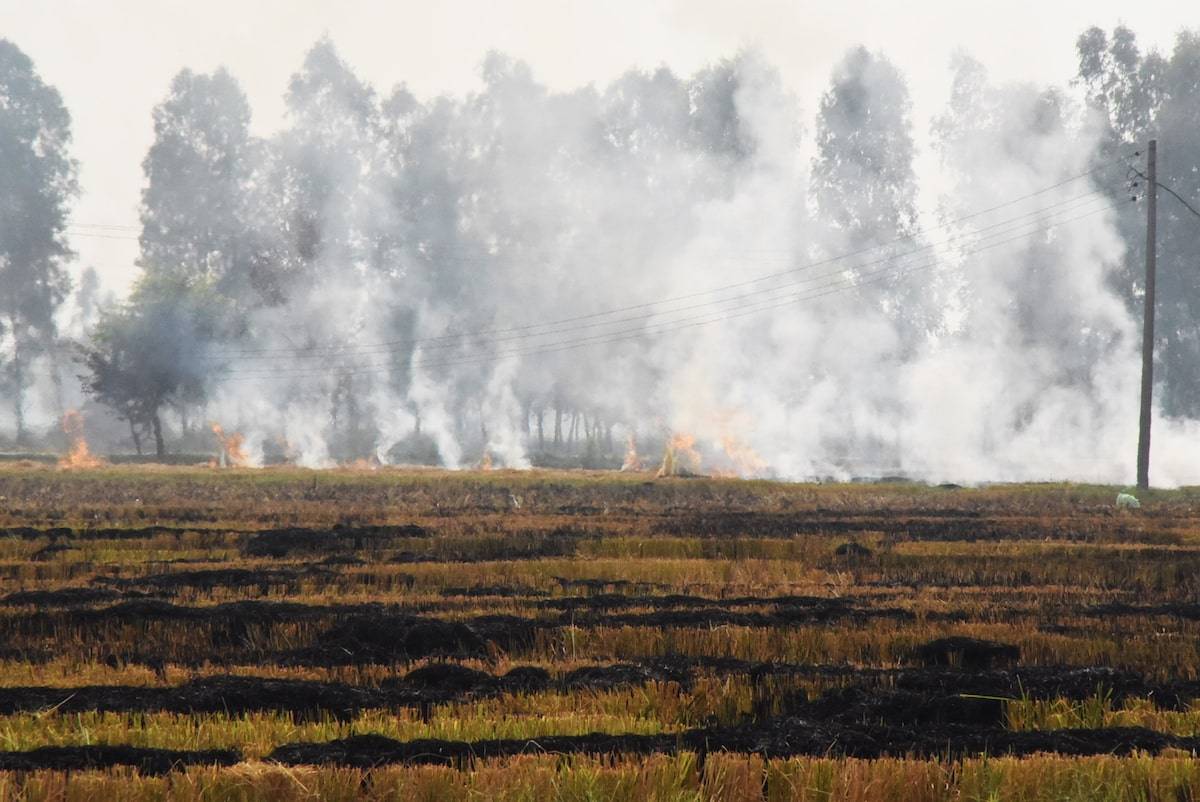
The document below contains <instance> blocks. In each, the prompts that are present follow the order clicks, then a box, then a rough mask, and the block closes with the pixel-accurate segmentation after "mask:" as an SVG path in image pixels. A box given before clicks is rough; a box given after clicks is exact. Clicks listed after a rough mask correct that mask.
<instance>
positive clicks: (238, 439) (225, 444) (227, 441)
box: [212, 422, 250, 468]
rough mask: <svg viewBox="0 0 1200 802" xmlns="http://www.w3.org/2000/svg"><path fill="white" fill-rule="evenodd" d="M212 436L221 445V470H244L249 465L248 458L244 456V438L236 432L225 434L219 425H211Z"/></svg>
mask: <svg viewBox="0 0 1200 802" xmlns="http://www.w3.org/2000/svg"><path fill="white" fill-rule="evenodd" d="M212 431H213V434H215V435H216V436H217V441H218V442H219V443H220V444H221V455H220V462H219V463H218V464H219V465H220V466H221V467H222V468H225V467H229V468H244V467H246V466H247V465H249V464H250V457H249V455H247V454H246V449H245V440H246V439H245V438H244V437H242V435H241V434H239V433H238V432H231V433H229V434H225V430H224V429H222V428H221V424H219V423H215V422H214V423H213V424H212Z"/></svg>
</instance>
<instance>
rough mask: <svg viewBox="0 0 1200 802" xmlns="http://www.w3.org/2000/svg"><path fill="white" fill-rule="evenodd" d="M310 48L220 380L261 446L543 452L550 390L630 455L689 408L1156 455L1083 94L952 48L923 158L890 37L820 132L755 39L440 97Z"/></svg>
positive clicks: (901, 447) (1095, 475)
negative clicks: (1143, 429) (923, 208)
mask: <svg viewBox="0 0 1200 802" xmlns="http://www.w3.org/2000/svg"><path fill="white" fill-rule="evenodd" d="M317 50H321V55H320V58H313V57H311V56H310V59H309V60H308V61H307V62H306V65H305V70H304V71H303V75H302V76H301V77H298V78H297V79H294V80H293V82H292V88H291V92H290V94H289V103H290V104H291V117H290V119H291V123H290V127H289V128H288V129H287V130H285V131H283V132H281V133H280V134H279V135H278V137H276V138H275V139H273V140H270V141H269V142H266V143H263V147H262V148H261V151H262V153H263V154H264V155H263V156H262V162H261V164H258V165H256V166H255V168H254V170H255V175H256V178H255V182H256V185H257V186H260V187H262V186H266V187H274V188H276V189H277V190H278V191H276V192H273V193H264V197H265V196H267V195H271V196H272V197H274V198H275V200H274V201H272V203H274V204H275V205H274V206H273V207H272V208H271V209H270V210H269V213H265V212H264V213H263V215H262V216H263V218H264V219H265V220H267V221H269V225H267V224H266V223H263V222H256V223H254V225H255V226H257V227H258V231H257V233H256V234H255V237H256V238H257V239H256V241H259V242H262V241H269V242H270V243H271V244H270V248H271V253H272V254H273V256H272V262H271V263H272V264H273V265H275V267H274V268H273V269H274V270H275V271H276V273H277V275H276V276H275V278H274V281H275V282H276V283H277V284H278V285H279V286H281V287H283V290H282V292H281V299H280V300H279V301H278V302H270V303H267V302H263V303H257V304H252V305H251V308H249V309H248V311H247V312H246V318H245V321H244V325H243V326H242V327H241V328H240V329H239V334H238V336H237V337H230V338H226V339H224V340H222V341H219V342H216V343H214V344H213V345H212V346H211V349H210V350H211V353H210V354H209V355H208V359H209V360H210V362H211V364H212V366H213V368H212V378H211V382H210V384H211V390H210V401H209V403H208V411H207V414H208V415H210V416H211V417H212V418H213V419H214V420H219V421H221V422H222V423H223V424H224V425H225V426H226V427H227V428H236V429H237V430H239V431H242V432H244V433H245V434H246V435H247V444H248V447H249V449H250V451H251V453H252V455H253V454H255V453H257V452H259V451H261V449H262V446H263V444H264V443H267V442H273V441H279V442H283V443H286V450H287V451H288V452H289V453H290V454H291V455H292V456H293V457H294V458H295V459H296V460H297V461H299V462H300V463H302V464H305V465H313V466H321V465H328V464H332V463H334V462H338V461H342V460H345V459H349V458H353V457H355V456H364V455H367V454H372V455H376V456H378V458H379V459H380V460H381V461H384V462H389V461H407V460H408V457H407V456H406V455H408V454H409V453H410V452H411V450H412V449H413V448H416V447H417V445H416V444H418V441H420V442H428V443H429V448H430V450H431V452H432V453H435V454H436V456H437V459H438V460H439V461H440V462H441V464H443V465H445V466H447V467H452V468H457V467H464V466H469V465H472V464H475V463H478V462H479V461H480V460H481V459H483V458H484V457H485V455H489V456H490V458H491V459H494V460H496V461H497V462H498V463H499V464H501V465H504V466H508V467H513V468H524V467H528V466H529V465H530V464H531V460H532V459H533V458H535V457H537V456H538V455H539V454H541V452H542V451H543V450H553V449H554V448H555V447H558V448H560V449H561V448H564V447H565V445H564V444H561V443H560V444H558V445H557V446H555V445H554V444H549V445H547V443H548V442H549V441H551V440H552V439H553V436H552V435H551V433H550V430H551V428H552V422H553V421H554V420H556V419H557V420H558V421H559V424H560V426H559V427H554V428H562V429H564V431H563V432H562V433H561V436H560V438H559V439H561V440H565V439H567V437H568V436H569V433H568V432H567V431H565V430H567V429H568V428H570V429H571V430H574V431H576V433H577V434H576V438H577V442H583V441H584V440H586V442H587V443H588V444H589V447H592V448H596V449H600V450H601V451H604V452H605V453H611V454H612V455H614V458H615V460H616V463H617V464H620V460H621V458H622V456H623V454H624V452H625V450H626V440H627V436H628V435H630V434H632V433H634V432H637V433H640V434H641V435H642V436H645V435H647V434H650V435H652V437H654V438H657V439H658V440H660V441H661V440H665V439H666V438H667V437H668V436H669V435H670V433H673V432H687V433H689V434H691V435H692V436H694V437H695V439H696V443H697V447H698V449H699V450H700V451H701V453H702V455H703V457H704V459H705V460H706V467H707V466H712V467H713V468H714V469H717V470H724V469H729V470H735V471H739V472H743V473H746V472H750V473H760V474H764V475H772V476H778V477H786V478H807V477H827V476H832V477H839V478H848V477H852V476H856V475H882V474H890V473H902V474H906V475H911V476H914V477H920V478H927V479H931V480H957V481H972V482H974V481H988V480H1020V479H1079V480H1095V481H1105V482H1117V483H1119V482H1125V481H1128V480H1130V479H1131V478H1132V463H1133V455H1134V447H1135V442H1136V407H1137V397H1138V392H1137V382H1138V370H1139V361H1138V350H1137V349H1138V327H1137V325H1136V321H1135V320H1134V319H1133V318H1132V317H1131V315H1130V312H1129V310H1128V309H1127V308H1126V306H1125V305H1124V303H1123V302H1122V300H1121V299H1120V298H1119V297H1118V296H1117V295H1116V294H1115V293H1114V292H1113V291H1112V290H1111V288H1110V285H1111V282H1112V280H1113V277H1114V271H1115V270H1116V268H1117V266H1118V265H1119V264H1120V263H1121V260H1122V257H1123V244H1122V240H1121V239H1120V237H1119V235H1118V233H1117V229H1116V227H1115V223H1114V217H1113V214H1112V213H1111V212H1109V211H1106V210H1105V206H1104V205H1105V203H1106V202H1107V200H1106V199H1105V198H1104V197H1101V196H1100V195H1088V194H1087V193H1089V192H1092V191H1094V190H1097V189H1099V188H1101V187H1102V186H1103V185H1105V183H1106V182H1108V183H1110V184H1111V182H1113V181H1118V182H1119V181H1120V179H1121V178H1122V177H1123V170H1122V169H1114V170H1110V171H1107V172H1105V171H1098V172H1096V173H1095V174H1092V175H1089V176H1085V177H1082V178H1076V177H1078V176H1080V175H1081V174H1083V173H1085V172H1086V171H1087V170H1088V168H1089V166H1091V164H1092V162H1091V161H1090V160H1091V158H1092V155H1093V153H1094V152H1095V151H1096V147H1097V143H1098V141H1099V136H1100V131H1099V128H1098V126H1097V124H1096V122H1095V121H1094V120H1091V119H1090V118H1089V117H1088V115H1087V113H1086V112H1085V111H1084V110H1083V109H1081V108H1078V107H1076V106H1074V105H1073V104H1072V103H1071V102H1070V101H1069V99H1068V98H1066V97H1065V96H1063V95H1062V94H1060V93H1057V92H1054V91H1051V90H1045V89H1041V88H1035V87H1028V86H1009V87H997V86H993V85H991V84H990V83H989V82H988V79H987V77H986V75H985V74H983V71H982V69H981V68H980V67H979V66H978V65H977V64H974V63H973V62H970V61H969V60H966V59H962V60H959V61H958V62H956V63H955V65H954V66H953V69H954V71H955V86H954V92H953V94H952V98H951V102H950V106H949V108H948V109H947V110H946V112H945V114H944V115H943V116H941V117H939V118H938V119H937V120H935V121H934V124H933V130H934V147H935V148H936V150H937V155H938V158H939V161H940V172H939V173H938V174H936V175H917V174H916V173H915V168H914V153H915V152H914V146H913V138H912V131H911V126H912V125H914V124H922V123H914V122H913V121H912V120H910V112H909V103H908V98H907V91H906V89H905V87H904V83H903V79H902V77H901V76H899V74H898V73H897V72H896V71H895V70H894V69H893V68H891V66H890V65H889V64H888V63H887V61H886V59H883V58H882V57H880V56H877V55H875V54H871V53H868V52H867V51H861V50H860V51H855V52H854V53H852V54H850V56H848V57H847V60H846V61H845V62H843V63H842V64H841V65H838V67H837V68H836V69H835V70H834V74H833V85H832V87H831V90H830V93H829V94H828V95H827V96H826V97H825V99H824V100H823V101H822V102H821V104H820V105H819V107H818V108H819V113H818V115H817V118H816V124H815V126H814V133H813V134H812V135H811V136H810V135H809V134H808V133H807V132H806V131H805V127H804V125H803V124H802V119H803V114H802V109H801V107H800V105H799V103H798V101H797V99H796V98H794V97H792V96H791V95H790V94H788V92H787V91H786V90H785V89H784V88H783V84H782V81H781V80H780V77H779V75H778V74H777V73H776V72H775V71H774V69H773V68H772V67H771V65H769V64H767V63H765V61H764V60H763V59H762V58H761V57H759V56H758V55H757V54H755V53H753V52H746V53H742V54H739V55H738V56H737V57H735V58H733V59H731V60H728V61H725V62H721V63H719V64H715V65H712V66H711V67H709V68H707V69H705V70H702V71H700V72H698V73H697V74H696V75H694V76H691V77H688V78H682V77H678V76H676V75H674V74H672V73H671V72H670V71H668V70H666V69H659V70H657V71H654V72H641V71H633V72H630V73H628V74H626V75H624V76H623V77H621V78H620V79H618V80H617V81H615V82H614V83H613V84H612V85H610V86H608V87H603V88H594V87H585V88H582V89H579V90H577V91H574V92H568V93H554V92H551V91H549V90H547V89H546V88H545V87H543V86H541V85H540V84H538V82H537V81H536V79H535V78H534V76H533V75H532V74H531V73H530V71H529V69H528V68H527V67H526V66H524V65H523V64H521V63H520V62H515V61H512V60H509V59H507V58H505V57H501V56H495V55H493V56H490V57H489V58H488V59H487V60H486V61H485V63H484V65H483V70H482V77H483V88H482V89H481V90H480V91H478V92H477V93H474V94H471V95H468V96H465V97H460V98H453V97H443V98H437V99H434V100H431V101H428V102H426V103H421V102H418V101H417V100H415V99H414V98H412V96H411V95H409V94H408V93H407V92H405V91H404V90H403V89H401V90H398V91H397V92H395V93H394V94H393V95H392V96H391V97H390V98H389V99H387V100H386V101H383V102H381V101H380V100H379V99H378V98H377V97H376V96H375V94H374V92H373V91H372V90H371V89H370V88H369V87H364V86H362V85H361V84H359V83H357V81H356V80H355V79H353V76H352V75H351V74H350V73H349V72H348V69H349V68H348V67H346V65H345V64H344V63H342V62H341V61H340V60H339V59H337V58H336V56H335V55H332V53H333V51H332V46H331V45H329V44H328V43H321V44H319V45H318V46H317V48H315V49H314V52H316V51H317ZM813 154H815V155H813ZM1056 184H1061V186H1058V187H1057V188H1055V189H1052V190H1049V191H1043V190H1045V188H1047V187H1052V186H1054V185H1056ZM919 187H926V192H927V193H928V191H929V190H928V188H929V187H940V188H942V191H940V192H936V191H935V192H934V193H933V194H936V195H938V196H939V199H938V202H937V207H936V209H933V210H929V211H927V212H926V213H925V214H924V215H918V210H919V208H920V205H921V204H920V197H919V196H918V188H919ZM1016 198H1024V200H1021V201H1018V202H1015V203H1010V202H1011V201H1013V199H1016ZM1006 204H1007V205H1006ZM993 207H998V208H995V209H994V210H993V211H991V212H987V213H984V214H980V213H979V212H980V210H987V209H993ZM964 216H969V217H967V219H965V220H960V219H961V218H963V217H964ZM918 218H919V219H918ZM921 229H924V230H921ZM264 232H265V233H264ZM852 253H853V254H856V255H853V256H849V257H846V254H852ZM843 257H844V258H843ZM717 288H725V289H717ZM665 299H670V300H665ZM651 301H659V303H657V304H654V305H649V302H651ZM634 305H643V306H634ZM617 309H621V310H625V311H622V312H619V313H613V312H612V310H617ZM539 421H540V423H535V422H539ZM1156 426H1157V430H1156V439H1155V450H1154V454H1155V457H1154V460H1155V461H1154V465H1153V471H1154V474H1153V475H1154V479H1155V482H1156V483H1157V484H1164V485H1166V484H1178V483H1183V482H1195V481H1198V480H1200V464H1198V463H1197V461H1196V459H1195V457H1194V456H1193V455H1195V454H1197V453H1200V425H1198V424H1197V423H1196V422H1194V421H1171V420H1165V419H1162V418H1161V416H1159V418H1158V419H1157V420H1156ZM539 431H540V432H541V434H540V435H539ZM614 432H615V434H614ZM398 444H400V445H398ZM401 446H403V447H401ZM405 449H408V450H405ZM577 450H578V448H577ZM643 453H645V450H644V449H643Z"/></svg>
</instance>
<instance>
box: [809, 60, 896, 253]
mask: <svg viewBox="0 0 1200 802" xmlns="http://www.w3.org/2000/svg"><path fill="white" fill-rule="evenodd" d="M911 108H912V102H911V101H910V100H909V96H908V86H907V85H906V84H905V82H904V78H903V76H902V75H901V74H900V72H899V70H897V69H896V68H895V67H894V66H893V65H892V63H891V62H890V61H888V60H887V59H886V58H884V57H882V56H877V55H875V54H873V53H871V51H869V50H867V49H866V48H864V47H859V48H855V49H854V50H851V51H850V53H848V54H847V55H846V57H845V58H844V59H843V60H842V61H841V63H840V64H839V65H838V66H837V68H836V69H835V70H834V73H833V82H832V85H831V86H830V87H829V90H828V91H827V92H826V93H825V94H824V96H822V98H821V104H820V109H819V111H818V117H817V156H816V159H815V161H814V163H813V173H812V189H813V192H814V194H815V197H816V202H817V209H818V211H819V212H820V214H821V216H822V217H824V218H825V219H826V220H828V221H830V222H831V223H832V224H833V226H834V227H835V228H836V229H837V230H839V231H841V232H843V233H844V234H845V235H846V238H847V239H848V241H849V245H850V248H851V249H857V248H861V247H865V246H869V245H874V244H879V243H883V242H889V241H891V240H893V239H895V238H897V237H899V236H903V235H906V234H909V233H911V232H912V230H913V228H914V226H915V224H916V218H917V210H916V175H915V173H914V171H913V156H914V152H915V148H914V145H913V139H912V121H911Z"/></svg>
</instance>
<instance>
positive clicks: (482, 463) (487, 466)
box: [479, 449, 492, 471]
mask: <svg viewBox="0 0 1200 802" xmlns="http://www.w3.org/2000/svg"><path fill="white" fill-rule="evenodd" d="M479 470H481V471H490V470H492V452H491V451H490V450H488V449H484V452H483V457H482V458H481V459H480V460H479Z"/></svg>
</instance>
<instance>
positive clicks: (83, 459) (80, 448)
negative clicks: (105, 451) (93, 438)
mask: <svg viewBox="0 0 1200 802" xmlns="http://www.w3.org/2000/svg"><path fill="white" fill-rule="evenodd" d="M62 428H63V431H64V432H66V434H67V439H68V440H70V441H71V450H70V451H68V452H67V455H66V456H65V457H63V458H62V459H60V460H59V461H58V467H60V468H99V467H100V466H102V465H104V460H102V459H100V458H99V457H97V456H96V455H94V454H93V453H92V452H91V449H89V448H88V444H87V438H86V437H84V435H83V416H82V415H80V414H79V411H78V410H74V409H68V410H67V412H66V414H65V415H63V419H62Z"/></svg>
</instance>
